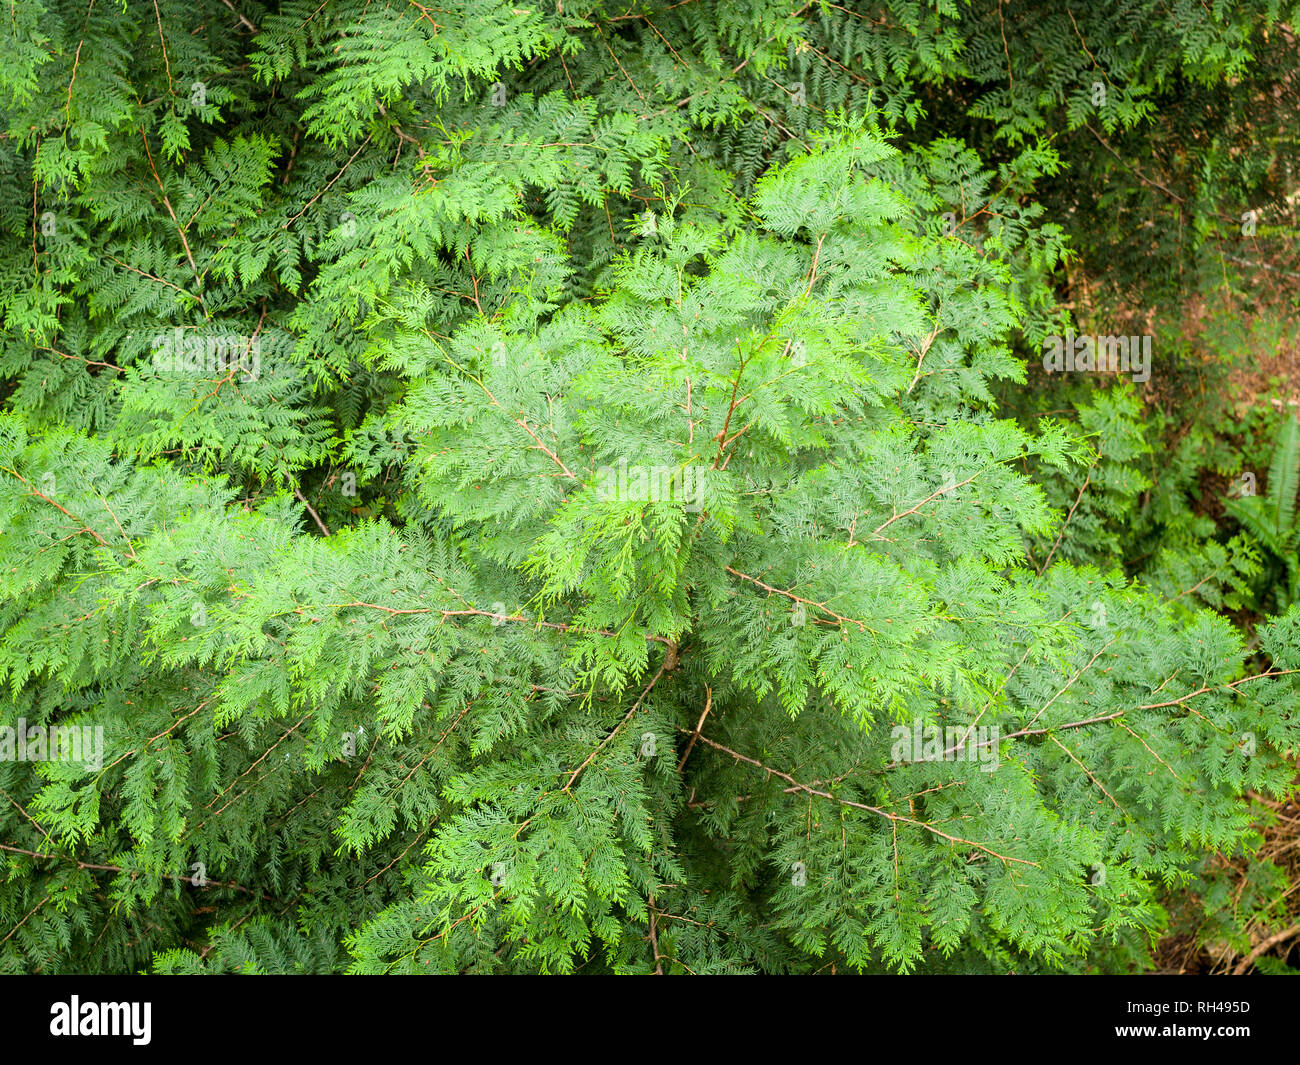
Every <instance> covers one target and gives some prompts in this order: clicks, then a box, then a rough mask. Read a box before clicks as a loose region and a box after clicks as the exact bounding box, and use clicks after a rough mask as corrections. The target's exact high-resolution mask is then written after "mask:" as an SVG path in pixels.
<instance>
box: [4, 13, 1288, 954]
mask: <svg viewBox="0 0 1300 1065" xmlns="http://www.w3.org/2000/svg"><path fill="white" fill-rule="evenodd" d="M1298 15H1300V8H1296V9H1287V8H1284V7H1282V6H1281V5H1279V3H1278V2H1276V0H1267V2H1256V3H1238V4H1229V3H1226V2H1216V0H1208V2H1202V0H1174V2H1164V3H1156V2H1154V0H1122V2H1119V3H1107V4H1100V3H1097V4H1087V5H1075V6H1074V7H1071V6H1070V5H1069V4H1068V3H1067V2H1065V0H997V2H993V0H971V2H956V0H935V2H934V3H919V2H915V0H882V2H875V3H857V2H856V0H846V2H845V3H843V4H840V3H831V2H830V0H811V2H808V3H804V4H802V5H801V6H797V4H796V0H779V2H778V0H744V2H735V0H677V2H667V0H653V2H648V3H641V2H639V0H632V2H630V3H629V2H628V0H609V2H605V0H543V2H542V3H541V4H540V5H524V4H522V3H519V4H518V6H516V0H511V2H508V3H507V2H498V0H465V2H459V0H458V2H456V3H452V4H450V5H448V6H433V5H428V6H426V5H425V4H422V3H418V2H416V0H366V2H361V0H328V2H326V3H320V4H317V3H311V2H302V0H291V2H286V3H282V4H274V3H271V4H261V3H256V2H252V0H187V2H185V3H179V2H176V0H148V2H140V0H100V2H99V3H95V2H94V0H88V2H78V3H70V2H63V0H13V2H12V3H11V4H9V5H8V6H7V7H6V8H5V10H4V13H3V17H0V22H3V30H0V34H2V35H3V43H2V44H0V48H3V53H4V56H5V62H4V63H3V64H0V109H3V122H2V123H0V125H2V127H3V129H4V131H5V132H4V133H3V134H2V135H0V188H2V190H3V192H2V195H0V212H2V216H0V276H2V278H3V282H2V283H0V314H2V315H3V321H4V330H3V346H2V347H0V376H2V378H3V410H2V411H0V563H2V565H0V681H2V682H3V696H2V698H0V726H3V727H0V972H15V973H35V972H40V973H52V972H80V973H90V972H95V973H98V972H105V973H120V972H137V971H150V972H229V971H239V972H362V973H375V972H556V973H564V972H574V971H581V972H585V973H592V972H609V971H613V972H638V973H645V972H673V973H708V972H772V973H777V972H813V971H819V972H820V971H826V972H832V971H833V972H855V971H868V972H872V971H876V972H879V971H888V972H917V971H921V972H935V971H943V972H952V971H958V972H987V971H996V972H1006V971H1018V972H1035V971H1052V972H1059V971H1066V972H1072V971H1102V972H1126V971H1139V970H1143V969H1149V968H1151V967H1152V966H1153V965H1154V964H1155V962H1154V961H1153V951H1154V950H1156V949H1157V948H1158V945H1159V943H1160V942H1161V940H1162V937H1165V936H1167V935H1169V934H1170V933H1171V932H1172V931H1175V930H1178V929H1181V928H1182V927H1184V926H1186V927H1189V928H1191V929H1192V930H1193V931H1192V935H1193V936H1194V938H1195V939H1196V940H1197V942H1198V943H1202V944H1207V945H1211V944H1218V945H1220V946H1222V945H1225V944H1226V949H1228V950H1229V951H1230V952H1232V953H1233V956H1234V957H1237V956H1244V955H1245V954H1247V953H1248V952H1249V951H1250V950H1251V947H1252V945H1253V944H1254V943H1256V942H1258V941H1259V940H1260V939H1262V938H1263V934H1261V932H1260V929H1272V928H1275V927H1277V926H1278V923H1279V922H1282V921H1284V919H1285V916H1286V912H1287V907H1288V906H1289V905H1291V903H1289V902H1288V901H1287V899H1288V895H1287V888H1288V884H1287V875H1288V872H1287V870H1286V869H1285V868H1284V867H1283V866H1281V865H1278V864H1275V863H1272V862H1270V861H1267V860H1263V859H1261V858H1258V857H1257V856H1255V857H1253V856H1254V855H1256V854H1257V851H1258V849H1259V847H1260V844H1261V841H1262V839H1263V838H1264V836H1265V834H1266V833H1267V832H1268V831H1269V830H1270V827H1271V825H1272V823H1273V821H1274V820H1275V819H1274V818H1273V815H1272V814H1271V812H1270V810H1271V807H1270V805H1269V802H1272V804H1273V805H1277V800H1280V799H1285V798H1288V797H1289V796H1290V794H1291V791H1292V787H1293V779H1294V777H1295V756H1296V752H1297V749H1298V748H1300V699H1298V696H1300V683H1298V682H1297V678H1298V677H1300V605H1297V594H1298V591H1300V587H1298V585H1297V580H1298V579H1300V578H1298V577H1297V563H1296V551H1297V546H1300V539H1298V538H1300V532H1297V529H1298V528H1300V526H1298V525H1297V518H1296V509H1295V505H1296V495H1297V491H1298V490H1300V428H1298V427H1297V423H1296V421H1295V414H1294V412H1293V411H1292V410H1290V408H1288V407H1286V405H1285V403H1284V402H1283V401H1284V399H1285V398H1286V396H1287V395H1288V393H1287V392H1286V383H1285V382H1278V381H1273V382H1271V383H1269V384H1268V385H1267V387H1265V388H1263V389H1260V390H1256V392H1255V393H1253V394H1252V395H1249V396H1247V397H1246V400H1245V405H1244V406H1243V405H1242V403H1243V401H1242V400H1241V397H1240V395H1239V393H1237V392H1234V391H1233V388H1234V387H1235V386H1236V385H1238V384H1240V381H1239V380H1238V379H1237V378H1234V377H1232V374H1233V373H1236V372H1237V371H1240V370H1241V369H1242V367H1250V366H1252V365H1254V363H1253V362H1252V360H1254V359H1255V358H1256V356H1257V353H1258V351H1259V350H1260V349H1261V348H1265V347H1268V348H1271V349H1273V350H1277V349H1279V348H1281V347H1282V346H1284V344H1285V343H1286V337H1285V336H1284V335H1283V332H1282V328H1283V327H1282V326H1280V325H1278V324H1277V323H1279V322H1281V323H1285V322H1286V321H1287V320H1288V317H1289V314H1290V312H1291V311H1292V310H1293V291H1294V278H1295V277H1296V276H1297V274H1296V273H1295V269H1294V268H1295V267H1296V263H1295V261H1294V259H1293V257H1292V256H1293V251H1294V243H1293V240H1292V234H1293V227H1294V222H1295V219H1294V211H1295V202H1296V201H1295V195H1294V191H1293V190H1294V188H1295V177H1296V175H1295V174H1294V173H1293V167H1294V162H1293V161H1294V159H1295V158H1296V148H1297V139H1298V138H1300V115H1298V114H1297V109H1296V106H1295V105H1296V101H1297V93H1296V78H1297V75H1298V71H1297V69H1296V63H1295V58H1294V57H1295V47H1296V40H1295V37H1294V35H1293V32H1292V29H1291V26H1293V25H1295V24H1296V18H1297V16H1298ZM1193 320H1195V321H1197V322H1199V323H1200V324H1199V326H1198V327H1197V328H1195V329H1193V328H1191V327H1189V325H1188V323H1189V322H1192V321H1193ZM1270 330H1271V331H1270ZM1121 333H1122V334H1124V336H1123V337H1120V339H1121V340H1124V341H1125V342H1126V343H1125V346H1124V347H1123V349H1122V350H1123V351H1124V352H1125V353H1127V354H1129V355H1131V356H1132V359H1133V364H1132V369H1131V372H1125V373H1109V374H1108V373H1099V372H1096V371H1095V370H1092V367H1094V366H1095V365H1096V363H1095V362H1086V361H1083V360H1080V361H1079V363H1077V364H1076V363H1075V362H1074V361H1073V352H1074V350H1078V349H1077V348H1076V347H1075V345H1074V341H1075V339H1076V337H1077V338H1079V339H1083V338H1084V337H1088V338H1089V343H1088V347H1087V351H1088V353H1089V357H1090V358H1091V357H1092V356H1094V355H1095V356H1096V358H1098V359H1100V358H1101V355H1102V351H1103V349H1105V348H1106V347H1107V344H1108V342H1112V341H1113V340H1114V338H1113V337H1111V336H1108V334H1117V335H1118V334H1121ZM1093 337H1095V338H1096V343H1095V345H1094V344H1093V341H1092V339H1091V338H1093ZM1054 338H1055V340H1054ZM1062 338H1064V340H1062ZM1143 338H1145V341H1146V348H1145V351H1146V352H1147V353H1148V354H1149V364H1148V365H1146V366H1145V368H1144V369H1141V370H1139V369H1138V368H1137V361H1136V360H1137V358H1138V355H1139V353H1140V352H1141V351H1143V350H1144V349H1143V346H1142V343H1141V341H1142V340H1143ZM1053 343H1056V344H1058V346H1059V345H1061V344H1063V343H1064V344H1068V345H1070V347H1071V362H1070V363H1069V366H1074V367H1075V369H1074V371H1073V372H1071V370H1070V369H1069V367H1068V366H1066V367H1057V369H1058V370H1059V372H1049V371H1051V370H1052V369H1053V368H1052V367H1051V366H1050V365H1049V366H1048V367H1047V369H1045V368H1044V366H1045V362H1044V352H1045V351H1046V350H1050V349H1051V347H1052V345H1053ZM1109 346H1110V350H1111V351H1112V353H1113V352H1114V351H1115V350H1118V349H1116V346H1115V344H1114V343H1109ZM1124 368H1125V369H1126V370H1129V369H1130V367H1129V365H1128V364H1125V367H1124ZM1090 370H1092V372H1089V371H1090ZM1270 399H1276V400H1277V402H1276V403H1271V402H1269V401H1270ZM73 727H75V728H76V729H78V730H79V731H77V732H75V733H73V732H71V731H70V730H71V729H72V728H73ZM6 728H7V729H8V733H6V732H5V729H6ZM59 729H63V730H65V731H64V732H63V733H62V734H61V733H59V732H58V731H57V730H59ZM6 735H7V736H8V737H9V739H8V740H6ZM60 735H63V736H66V737H71V736H75V737H77V738H79V739H84V740H85V744H86V745H87V746H86V749H85V750H82V751H80V754H81V757H80V758H79V759H72V758H66V757H54V756H53V754H54V752H53V751H52V750H51V749H50V747H51V746H57V738H58V737H59V736H60ZM42 738H45V739H47V741H48V742H47V743H46V750H45V751H44V753H43V754H42V753H41V751H40V750H38V749H37V747H36V744H39V742H40V741H41V739H42ZM100 741H102V746H100ZM6 742H8V744H9V745H8V747H6V746H5V744H6ZM1265 961H1266V962H1267V959H1265Z"/></svg>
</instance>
